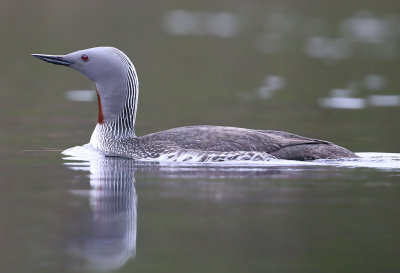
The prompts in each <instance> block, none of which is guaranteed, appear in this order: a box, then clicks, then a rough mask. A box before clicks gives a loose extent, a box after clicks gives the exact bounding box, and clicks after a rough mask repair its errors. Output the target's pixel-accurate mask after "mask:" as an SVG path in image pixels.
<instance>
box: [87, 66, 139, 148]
mask: <svg viewBox="0 0 400 273" xmlns="http://www.w3.org/2000/svg"><path fill="white" fill-rule="evenodd" d="M128 60H129V59H128ZM126 68H127V69H126V73H124V75H120V76H121V77H120V79H114V81H112V82H111V83H101V82H97V83H96V88H97V97H98V107H99V114H98V120H97V125H96V128H95V130H94V131H93V134H92V137H91V139H90V143H91V144H92V145H93V146H95V147H98V148H100V146H101V142H104V140H105V139H108V140H118V139H122V138H132V137H136V136H135V129H134V126H135V120H136V110H137V101H138V95H139V82H138V79H137V74H136V71H135V68H134V66H133V64H132V63H131V62H130V61H129V62H128V63H127V67H126Z"/></svg>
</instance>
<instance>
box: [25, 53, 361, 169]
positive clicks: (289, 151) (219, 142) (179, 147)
mask: <svg viewBox="0 0 400 273" xmlns="http://www.w3.org/2000/svg"><path fill="white" fill-rule="evenodd" d="M31 55H32V56H34V57H36V58H39V59H41V60H43V61H46V62H49V63H52V64H55V65H61V66H67V67H70V68H72V69H74V70H76V71H78V72H80V73H82V74H83V75H85V76H86V77H87V78H88V79H89V80H91V81H92V82H93V83H94V84H95V86H96V93H97V100H98V118H97V124H96V127H95V129H94V131H93V133H92V136H91V138H90V142H89V144H87V145H90V146H91V147H92V148H94V149H95V150H96V151H98V152H100V153H101V154H103V155H105V156H116V157H125V158H132V159H136V160H145V161H146V160H150V161H162V160H169V161H182V162H192V161H195V162H219V161H232V160H253V161H270V160H272V159H286V160H298V161H310V160H316V159H341V158H357V157H358V156H357V155H356V154H355V153H353V152H351V151H350V150H348V149H346V148H344V147H341V146H338V145H335V144H333V143H331V142H329V141H325V140H319V139H314V138H309V137H303V136H300V135H296V134H292V133H287V132H283V131H276V130H258V129H245V128H237V127H225V126H213V125H199V126H185V127H178V128H174V129H169V130H165V131H160V132H156V133H151V134H148V135H144V136H136V134H135V128H134V127H135V120H136V111H137V105H138V95H139V81H138V75H137V73H136V69H135V66H134V65H133V63H132V62H131V60H130V59H129V58H128V56H127V55H125V53H123V52H122V51H121V50H119V49H117V48H115V47H109V46H101V47H93V48H88V49H83V50H78V51H74V52H72V53H69V54H66V55H46V54H31Z"/></svg>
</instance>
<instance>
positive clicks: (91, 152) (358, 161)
mask: <svg viewBox="0 0 400 273" xmlns="http://www.w3.org/2000/svg"><path fill="white" fill-rule="evenodd" d="M62 153H63V154H64V155H66V157H65V158H64V159H65V160H70V161H74V162H73V163H68V162H67V163H65V164H66V165H71V167H72V166H74V168H75V169H77V170H78V169H79V170H85V169H87V168H88V167H89V164H90V163H89V162H90V161H93V160H100V159H103V158H104V157H105V156H104V155H103V154H101V153H100V152H99V151H98V150H96V149H94V148H93V147H92V146H91V145H90V144H86V145H83V146H76V147H72V148H69V149H67V150H65V151H63V152H62ZM225 154H229V153H225ZM250 154H251V153H250ZM255 154H256V155H257V156H258V157H257V156H255V157H254V158H251V157H249V153H246V152H243V154H242V155H241V156H238V157H236V158H235V159H232V160H229V156H227V158H228V160H225V161H219V160H221V157H218V156H217V160H213V158H212V156H210V158H209V159H208V160H206V161H204V162H200V161H199V160H200V159H201V158H202V156H204V154H203V153H198V154H197V155H196V154H194V153H188V154H183V153H181V154H175V155H173V154H169V155H168V154H167V155H163V156H161V157H160V158H157V159H147V160H138V162H139V163H140V162H144V163H145V162H154V163H158V164H159V165H161V166H168V167H173V166H177V167H196V166H211V167H235V168H233V169H232V170H240V167H244V168H249V167H257V168H262V167H274V166H276V167H288V168H290V167H301V166H334V167H346V168H374V169H381V170H388V171H390V170H393V171H398V170H400V153H376V152H373V153H372V152H360V153H357V155H358V156H359V157H360V158H346V159H335V160H333V159H319V160H314V161H296V160H283V159H274V158H269V157H265V158H264V159H262V158H261V157H259V155H260V154H259V153H255ZM171 155H172V157H171ZM203 159H204V158H203ZM76 161H84V162H79V163H78V162H76Z"/></svg>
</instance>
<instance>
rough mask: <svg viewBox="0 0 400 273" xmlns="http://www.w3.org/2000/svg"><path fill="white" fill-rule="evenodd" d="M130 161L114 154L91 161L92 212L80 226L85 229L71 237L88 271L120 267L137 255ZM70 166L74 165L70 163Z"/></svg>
mask: <svg viewBox="0 0 400 273" xmlns="http://www.w3.org/2000/svg"><path fill="white" fill-rule="evenodd" d="M133 164H134V161H133V160H129V159H125V158H115V157H106V158H104V157H100V158H96V159H92V160H90V185H91V187H92V189H91V190H90V195H89V198H90V204H91V208H92V213H91V215H90V216H89V217H85V221H83V222H81V224H80V225H79V228H80V229H83V230H84V232H82V231H80V232H78V234H76V235H75V236H77V237H78V238H76V240H71V242H72V243H71V249H72V250H73V253H75V254H76V255H77V256H78V257H79V259H82V260H83V261H84V264H85V266H86V267H87V268H89V269H91V270H96V271H108V270H114V269H117V268H120V267H121V266H123V265H124V264H125V263H126V262H127V261H128V259H130V258H133V257H134V256H135V254H136V220H137V218H136V202H137V195H136V190H135V178H134V171H133V170H134V166H133ZM69 165H70V166H71V164H69ZM71 168H73V169H75V168H76V167H74V166H73V164H72V166H71ZM78 169H82V167H79V168H78ZM73 192H74V193H77V194H79V193H80V192H79V191H73Z"/></svg>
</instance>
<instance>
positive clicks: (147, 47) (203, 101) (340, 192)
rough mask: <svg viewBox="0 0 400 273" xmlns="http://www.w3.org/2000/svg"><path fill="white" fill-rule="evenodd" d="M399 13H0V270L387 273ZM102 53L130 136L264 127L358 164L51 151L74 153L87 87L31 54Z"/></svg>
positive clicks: (294, 6)
mask: <svg viewBox="0 0 400 273" xmlns="http://www.w3.org/2000/svg"><path fill="white" fill-rule="evenodd" d="M399 5H400V4H399V3H397V2H395V1H389V0H382V1H379V2H377V3H374V2H371V1H369V2H368V1H367V2H365V1H362V2H359V1H352V2H338V1H324V4H323V5H319V4H318V3H316V2H315V3H312V2H310V1H307V0H301V1H289V2H285V3H283V2H282V3H281V2H279V3H278V2H276V3H273V2H265V3H264V2H260V1H246V2H243V1H220V2H218V3H216V2H212V1H202V2H187V1H175V2H170V1H169V2H168V1H151V2H150V1H147V2H146V1H134V2H118V3H114V2H109V1H96V2H93V1H85V2H79V3H78V2H62V3H61V2H57V1H56V2H54V1H53V2H52V1H50V2H49V1H47V2H46V1H44V2H43V1H39V2H38V1H36V2H32V1H8V0H6V1H2V2H1V3H0V15H1V16H0V30H1V33H2V34H3V35H2V43H0V49H1V50H0V54H1V59H2V62H1V65H0V230H1V234H2V235H1V236H0V272H7V273H8V272H10V273H14V272H15V273H19V272H41V273H42V272H80V273H81V272H82V273H84V272H307V273H308V272H326V271H328V272H398V271H399V270H400V262H399V259H398V253H399V251H400V247H399V246H400V239H399V238H400V236H399V230H400V220H399V219H400V218H399V217H398V215H399V212H400V211H399V207H400V206H399V205H400V204H399V203H400V199H399V194H400V187H399V183H398V181H399V164H400V163H399V157H400V155H399V152H400V149H399V139H400V123H399V122H398V117H399V114H400V108H399V107H400V106H399V105H400V104H399V96H400V78H399V77H398V73H399V65H398V64H399V58H400V57H399V56H400V51H399V50H400V49H399V40H400V36H399V32H398V29H399V26H400V23H399V22H400V20H399V18H400V14H399V12H397V11H398V10H399V7H400V6H399ZM100 45H111V46H116V47H118V48H120V49H121V50H123V51H124V52H125V53H126V54H127V55H128V56H129V57H131V59H132V61H133V62H134V64H135V66H136V69H137V71H138V74H139V81H140V97H139V105H138V106H139V109H138V119H137V123H136V133H137V134H138V135H144V134H146V133H150V132H154V131H160V130H163V129H168V128H173V127H178V126H185V125H196V124H212V125H227V126H236V127H245V128H257V129H274V130H283V131H289V132H293V133H296V134H300V135H305V136H309V137H314V138H319V139H326V140H330V141H332V142H334V143H337V144H339V145H342V146H345V147H347V148H349V149H351V150H353V151H355V152H357V153H358V155H360V156H361V159H357V160H343V161H342V160H339V161H324V160H321V161H316V162H307V163H303V162H288V161H281V160H278V161H275V160H273V161H268V162H264V163H260V162H252V163H251V164H249V162H240V164H238V162H236V163H233V164H217V165H215V164H200V165H199V164H195V163H191V164H187V163H185V164H181V163H179V164H177V163H171V162H160V163H149V162H146V163H143V162H136V161H133V160H127V159H118V158H104V157H99V156H98V155H96V154H88V153H87V151H83V152H82V150H79V148H78V152H77V150H75V152H73V153H69V154H68V155H65V154H62V151H64V150H65V149H67V148H70V147H74V146H78V145H82V144H84V143H87V142H88V140H89V137H90V134H91V132H92V130H93V128H94V125H95V122H96V115H97V113H96V111H97V109H96V103H97V102H96V96H95V94H94V92H93V91H94V86H93V85H92V84H91V83H90V82H89V81H88V80H87V79H85V78H84V77H82V76H80V75H79V74H78V73H76V72H74V71H71V70H68V69H66V68H61V67H56V66H51V65H49V64H45V63H42V62H39V61H38V60H36V59H34V58H32V57H31V56H30V55H29V54H30V53H36V52H39V53H48V54H59V53H60V54H62V53H68V52H71V51H74V50H78V49H82V48H87V47H92V46H100ZM79 151H80V152H79Z"/></svg>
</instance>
